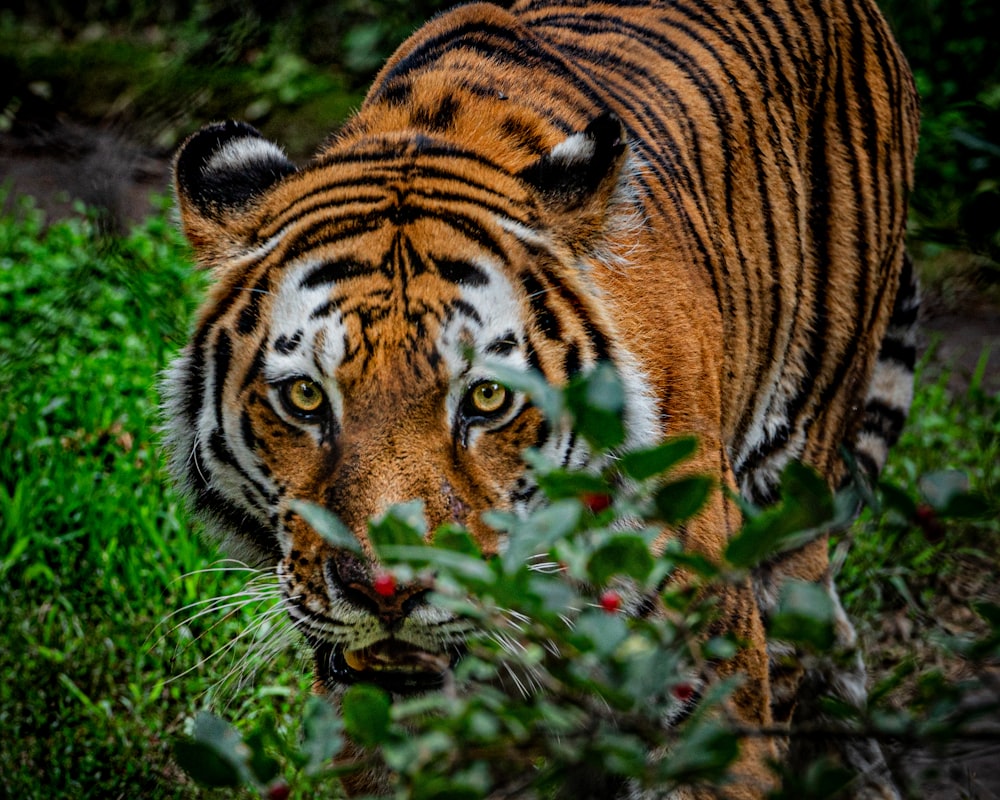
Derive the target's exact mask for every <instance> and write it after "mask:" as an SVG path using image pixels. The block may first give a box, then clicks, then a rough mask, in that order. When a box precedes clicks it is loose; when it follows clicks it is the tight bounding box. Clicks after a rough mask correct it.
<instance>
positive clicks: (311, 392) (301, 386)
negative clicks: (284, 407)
mask: <svg viewBox="0 0 1000 800" xmlns="http://www.w3.org/2000/svg"><path fill="white" fill-rule="evenodd" d="M286 396H287V398H288V402H289V403H290V404H291V406H292V407H293V408H294V409H295V410H296V411H299V412H301V413H303V414H312V413H314V412H315V411H317V410H319V408H320V406H322V405H323V401H324V399H325V397H324V395H323V390H322V389H320V388H319V386H318V385H317V384H316V383H315V382H314V381H309V380H305V379H304V378H300V379H299V380H295V381H292V382H291V383H290V384H289V385H288V388H287V390H286Z"/></svg>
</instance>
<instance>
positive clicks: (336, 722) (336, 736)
mask: <svg viewBox="0 0 1000 800" xmlns="http://www.w3.org/2000/svg"><path fill="white" fill-rule="evenodd" d="M343 727H344V726H343V723H342V722H341V719H340V717H338V716H337V712H336V711H334V709H333V706H332V705H330V703H329V702H327V701H326V700H325V699H323V698H322V697H310V698H309V701H308V702H307V704H306V708H305V713H304V714H303V717H302V754H303V755H304V756H306V758H307V761H306V767H305V769H306V774H308V775H316V774H317V773H319V772H321V771H322V770H323V768H324V767H326V766H327V765H328V764H329V763H330V760H331V759H332V758H333V757H334V756H335V755H336V754H337V753H339V752H340V748H341V747H342V746H343V744H344V740H343V737H342V736H341V731H342V730H343Z"/></svg>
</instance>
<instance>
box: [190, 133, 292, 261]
mask: <svg viewBox="0 0 1000 800" xmlns="http://www.w3.org/2000/svg"><path fill="white" fill-rule="evenodd" d="M293 172H295V166H294V165H293V164H292V162H291V161H289V160H288V158H287V157H286V156H285V153H284V151H282V149H281V148H280V147H278V145H276V144H274V143H273V142H270V141H268V140H267V139H265V138H264V137H263V136H262V135H261V134H260V132H259V131H258V130H257V129H256V128H254V127H252V126H251V125H247V124H246V123H243V122H220V123H215V124H213V125H208V126H206V127H204V128H202V129H201V130H199V131H198V132H196V133H194V134H193V135H192V136H190V137H188V139H187V140H186V141H185V142H184V143H183V144H182V145H181V147H180V149H179V150H178V152H177V156H176V157H175V159H174V190H175V192H176V196H177V203H178V206H179V207H180V212H181V225H182V227H183V229H184V234H185V236H187V238H188V240H189V241H190V242H191V244H192V246H193V247H194V249H195V253H196V255H197V256H198V260H199V262H200V263H201V264H202V266H213V265H216V264H218V263H219V262H220V261H222V260H224V259H226V258H228V257H232V256H233V255H236V254H237V253H239V252H241V251H242V249H243V248H244V247H245V245H246V243H247V241H248V240H249V237H250V234H251V233H252V231H253V227H254V222H255V219H254V217H255V215H254V213H253V211H254V209H255V207H256V205H257V203H258V202H259V200H260V198H261V197H262V196H263V195H264V193H265V192H266V191H267V190H268V189H270V188H271V187H272V186H274V185H275V184H276V183H277V182H278V181H280V180H281V179H282V178H284V177H286V176H287V175H291V174H292V173H293Z"/></svg>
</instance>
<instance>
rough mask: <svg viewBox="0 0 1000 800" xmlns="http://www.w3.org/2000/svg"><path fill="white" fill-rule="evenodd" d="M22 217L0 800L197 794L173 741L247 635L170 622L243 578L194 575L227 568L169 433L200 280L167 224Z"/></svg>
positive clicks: (2, 311) (8, 257) (7, 421)
mask: <svg viewBox="0 0 1000 800" xmlns="http://www.w3.org/2000/svg"><path fill="white" fill-rule="evenodd" d="M19 217H20V218H19V220H18V221H14V220H12V219H9V218H8V219H3V220H0V386H2V387H3V388H2V392H0V593H2V596H3V598H4V602H3V603H2V604H0V674H2V675H3V681H2V682H0V726H2V728H3V731H4V734H3V736H0V796H4V797H18V798H32V797H94V798H106V797H116V796H124V797H146V798H158V797H178V798H181V797H195V796H203V794H204V793H202V792H199V791H198V790H196V789H195V788H194V787H193V786H192V785H191V784H190V783H189V782H187V781H186V780H184V779H183V778H182V776H181V775H179V774H178V772H177V770H176V768H174V767H173V766H171V762H170V758H169V753H170V740H171V737H173V736H175V735H177V734H178V733H180V732H181V731H182V728H183V725H184V724H185V720H186V719H187V718H188V717H189V716H190V715H191V714H192V713H193V711H194V710H195V709H196V708H198V707H199V706H200V705H201V704H203V703H204V702H205V700H206V693H207V692H208V691H209V689H210V688H211V687H212V686H213V684H214V683H216V682H217V680H218V677H219V676H220V675H221V674H224V673H225V672H226V671H228V670H229V669H230V668H231V667H232V664H233V663H235V662H231V661H229V660H227V658H226V657H221V658H218V659H214V660H213V661H210V662H209V663H208V664H207V665H205V664H199V662H200V661H202V660H203V659H204V658H205V657H206V656H208V655H210V654H211V653H213V652H214V651H216V650H218V649H220V648H221V647H223V646H224V645H225V644H226V643H227V642H229V641H230V640H231V639H232V638H233V637H235V636H236V635H237V634H238V633H239V632H240V631H242V630H244V629H245V627H246V625H247V620H246V619H245V618H244V615H242V614H238V613H234V614H230V615H228V616H226V615H222V614H214V615H206V617H205V618H203V619H195V620H192V621H190V622H187V623H186V624H182V625H178V623H177V622H176V621H167V618H168V616H169V615H170V614H171V613H173V612H174V611H176V610H177V609H180V608H182V607H183V606H185V605H187V604H189V603H193V602H196V601H198V600H200V599H204V598H205V597H212V596H224V595H227V594H230V593H232V592H235V591H239V590H240V589H241V588H242V581H241V580H240V577H239V575H231V574H227V573H219V572H211V573H207V574H201V575H189V577H186V578H182V577H181V576H184V575H188V574H189V573H192V572H195V571H197V570H202V569H205V568H206V567H207V566H208V565H210V563H211V562H213V561H215V560H216V559H217V556H216V554H214V553H213V552H212V550H211V548H209V547H208V546H206V545H205V544H204V543H203V542H201V541H199V540H198V536H197V528H196V526H195V525H193V524H192V523H191V521H190V520H189V519H188V518H187V517H186V516H185V514H184V511H183V508H182V504H181V502H180V499H179V498H178V497H177V496H176V495H175V494H174V493H173V492H172V491H171V490H170V489H169V488H168V487H167V482H166V480H165V478H164V475H163V470H162V458H161V454H160V452H159V448H158V444H157V431H156V425H157V418H158V412H157V403H158V400H157V391H156V383H157V379H158V373H159V371H160V370H161V369H162V368H163V367H164V365H165V363H166V360H167V358H168V355H169V354H170V353H171V352H173V351H175V350H176V349H177V348H178V347H179V346H180V344H181V342H182V340H183V338H184V336H185V334H186V330H187V327H188V324H189V319H190V316H191V313H192V310H193V307H194V302H195V299H196V297H197V296H198V294H199V292H200V289H201V284H202V281H201V276H200V275H197V274H193V272H192V270H191V269H190V267H189V266H188V263H189V262H188V259H187V254H186V251H185V248H184V246H183V244H182V243H181V240H180V237H179V235H178V234H177V233H176V231H175V230H174V228H173V226H172V225H171V224H170V223H169V222H167V221H166V217H165V215H161V216H160V217H157V218H154V219H151V220H150V221H149V222H148V223H146V224H145V226H144V227H143V228H142V229H140V230H138V231H136V232H135V233H133V234H132V235H131V236H129V237H128V238H125V239H122V240H107V239H100V238H95V237H94V235H93V234H92V232H91V231H92V228H91V226H90V225H88V224H87V223H86V222H84V221H82V220H76V221H69V222H60V223H58V224H55V225H53V226H51V227H48V228H45V227H43V223H42V220H41V218H40V216H39V215H38V214H37V213H35V212H33V211H31V210H30V208H27V207H22V208H21V210H20V214H19ZM194 613H195V611H191V612H182V613H181V614H180V615H178V617H176V618H174V620H181V621H183V620H184V619H185V618H187V617H190V616H192V615H193V614H194ZM278 669H280V665H279V667H278ZM180 675H183V677H182V678H179V679H178V678H177V676H180ZM285 683H286V684H289V685H291V686H292V687H293V689H295V690H296V691H297V687H296V684H295V682H294V681H293V680H287V679H286V680H285ZM294 701H295V692H293V693H292V695H291V696H290V697H286V698H281V697H278V698H276V699H275V700H274V701H273V703H274V704H277V706H278V707H281V706H282V705H283V704H288V703H294Z"/></svg>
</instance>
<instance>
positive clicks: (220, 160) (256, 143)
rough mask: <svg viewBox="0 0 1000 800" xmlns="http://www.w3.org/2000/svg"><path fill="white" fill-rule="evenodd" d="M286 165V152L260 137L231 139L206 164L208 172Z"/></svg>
mask: <svg viewBox="0 0 1000 800" xmlns="http://www.w3.org/2000/svg"><path fill="white" fill-rule="evenodd" d="M275 161H277V162H280V163H285V162H286V161H288V158H287V157H286V156H285V151H284V150H282V149H281V148H280V147H278V145H276V144H275V143H274V142H269V141H268V140H267V139H262V138H260V137H259V136H244V137H242V138H239V139H231V140H230V141H228V142H226V143H225V144H224V145H223V146H222V147H220V148H219V149H218V150H217V151H215V153H213V154H212V157H211V158H210V159H209V160H208V162H207V163H206V164H205V168H204V171H205V172H206V173H208V172H216V171H219V172H240V171H242V170H246V169H250V168H252V167H255V166H259V165H260V164H269V163H273V162H275Z"/></svg>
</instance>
